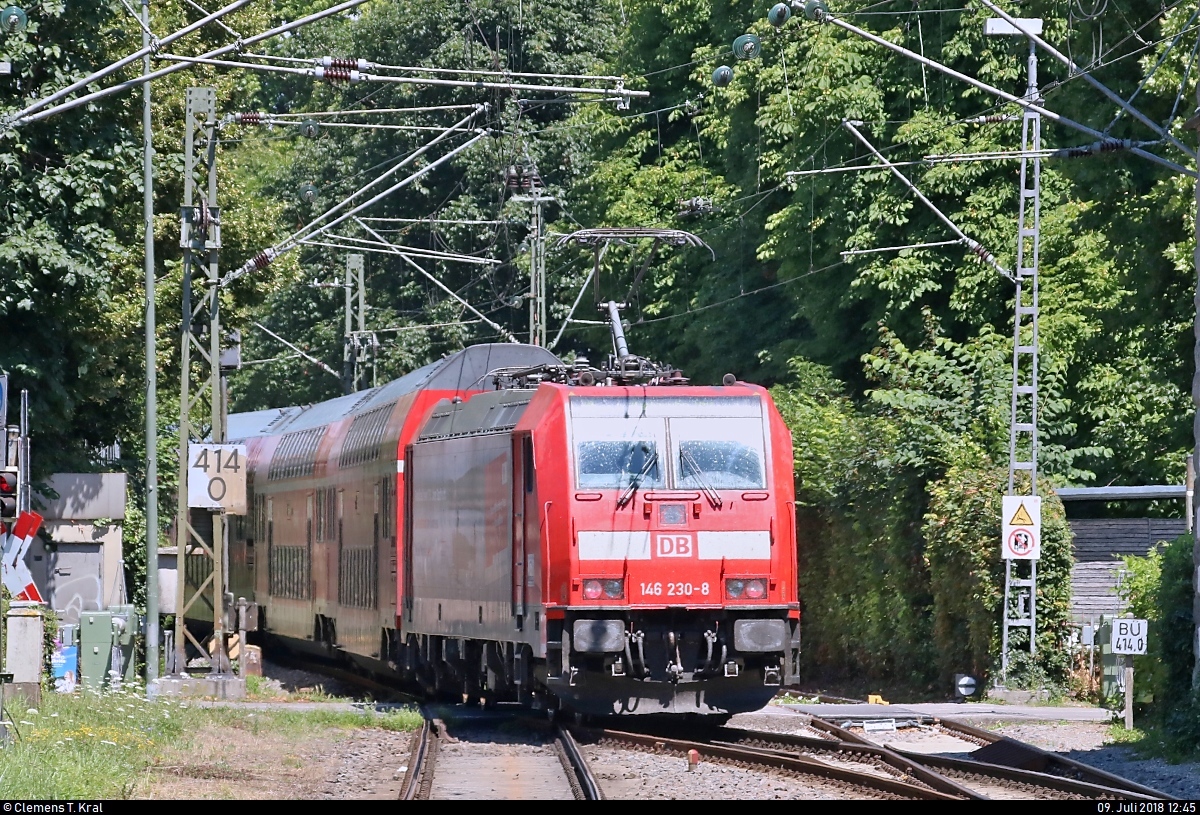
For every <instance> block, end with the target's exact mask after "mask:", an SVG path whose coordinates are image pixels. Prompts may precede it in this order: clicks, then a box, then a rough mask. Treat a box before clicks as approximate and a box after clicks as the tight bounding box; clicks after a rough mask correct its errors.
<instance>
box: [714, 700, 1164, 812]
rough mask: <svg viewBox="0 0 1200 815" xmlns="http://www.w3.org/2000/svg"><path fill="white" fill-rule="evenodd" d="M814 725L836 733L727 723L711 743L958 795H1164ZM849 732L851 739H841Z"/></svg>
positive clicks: (1114, 781) (1119, 782) (1112, 779)
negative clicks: (866, 768) (859, 768)
mask: <svg viewBox="0 0 1200 815" xmlns="http://www.w3.org/2000/svg"><path fill="white" fill-rule="evenodd" d="M813 724H814V726H816V727H818V728H819V727H821V725H826V726H828V727H829V730H827V731H826V732H828V733H829V734H830V735H831V736H834V737H836V738H809V737H805V736H793V735H784V734H777V733H762V732H758V731H753V730H740V729H737V728H724V729H722V730H721V731H720V732H719V733H717V734H716V735H715V736H714V737H713V743H714V744H718V745H720V744H737V745H742V746H746V747H749V748H751V749H755V750H761V751H764V752H770V753H778V754H780V755H801V756H807V757H810V758H813V759H815V760H817V761H821V762H824V763H828V764H831V765H839V766H840V765H845V764H846V763H847V762H860V763H863V764H869V765H870V766H872V767H873V768H874V770H873V771H874V772H877V773H882V774H887V775H891V776H893V777H896V778H901V779H904V778H907V779H909V781H910V782H911V783H916V784H921V785H925V786H928V787H929V788H931V789H934V790H938V791H940V792H944V793H946V794H947V795H951V796H953V797H956V798H960V799H969V800H992V799H1007V800H1089V801H1138V802H1143V801H1161V800H1164V798H1165V796H1163V795H1162V794H1161V793H1157V792H1155V791H1153V790H1147V788H1145V787H1140V785H1137V784H1133V783H1132V782H1129V781H1126V780H1125V779H1121V778H1117V777H1116V776H1109V775H1108V774H1107V773H1102V775H1103V776H1105V777H1104V778H1103V779H1102V781H1103V782H1104V783H1096V782H1095V781H1094V780H1081V779H1078V778H1070V777H1065V776H1063V775H1058V774H1052V773H1047V772H1038V771H1034V770H1028V769H1022V768H1016V767H1008V766H1003V765H999V764H993V763H988V762H983V761H977V760H970V759H957V758H946V757H943V756H936V755H926V754H921V753H913V752H909V751H903V750H897V749H893V748H890V747H883V746H880V745H877V744H874V743H872V742H870V741H868V740H866V739H864V738H859V737H856V736H855V734H852V733H850V732H848V731H845V730H843V729H842V728H840V727H838V726H837V725H834V724H832V723H830V722H823V721H822V720H820V719H814V722H813ZM839 731H840V732H839ZM847 736H848V737H849V738H848V739H847V738H841V737H847ZM1022 746H1024V747H1028V745H1022ZM1032 749H1036V748H1032ZM1133 788H1137V789H1133Z"/></svg>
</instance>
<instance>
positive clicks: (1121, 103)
mask: <svg viewBox="0 0 1200 815" xmlns="http://www.w3.org/2000/svg"><path fill="white" fill-rule="evenodd" d="M980 2H981V3H983V4H984V5H985V6H987V7H988V8H989V9H991V10H992V11H994V12H996V13H997V14H999V15H1000V16H1001V17H1002V18H1004V20H1005V21H1006V22H1008V23H1010V24H1011V25H1013V26H1014V27H1016V28H1017V30H1018V31H1020V32H1021V33H1022V34H1024V35H1025V37H1026V38H1028V39H1029V41H1030V42H1031V43H1033V44H1034V45H1036V46H1037V47H1038V48H1041V49H1042V50H1043V51H1045V52H1046V53H1047V54H1049V55H1050V56H1052V57H1054V58H1055V59H1057V60H1058V61H1059V62H1061V63H1062V64H1063V65H1065V66H1067V69H1068V70H1070V71H1071V72H1072V73H1075V74H1078V75H1079V76H1081V77H1082V78H1083V80H1084V81H1085V82H1087V83H1088V84H1089V85H1091V86H1092V87H1093V88H1095V89H1096V90H1098V91H1100V93H1102V94H1104V96H1105V97H1107V98H1108V99H1109V100H1110V101H1111V102H1113V103H1114V104H1116V105H1117V107H1119V108H1120V109H1121V110H1123V111H1125V112H1126V113H1128V114H1129V115H1130V116H1132V117H1134V118H1135V119H1137V120H1138V121H1139V122H1141V123H1142V124H1144V125H1145V126H1146V127H1148V128H1150V129H1151V130H1153V131H1154V132H1155V133H1157V134H1158V135H1159V136H1160V137H1162V138H1164V139H1166V140H1167V141H1169V142H1170V143H1171V144H1172V145H1173V146H1174V147H1175V148H1176V149H1178V150H1180V151H1181V152H1182V153H1183V154H1184V155H1186V156H1190V157H1191V158H1195V157H1196V151H1195V150H1192V149H1191V148H1190V147H1188V146H1187V145H1186V144H1184V143H1183V142H1181V141H1180V140H1179V139H1177V138H1175V136H1174V135H1172V134H1171V132H1170V130H1168V129H1165V128H1163V126H1162V125H1160V124H1158V123H1157V122H1155V121H1154V120H1152V119H1151V118H1150V117H1149V116H1147V115H1146V114H1144V113H1142V112H1141V111H1140V110H1138V109H1137V108H1135V107H1134V106H1133V105H1131V104H1129V103H1128V102H1126V101H1125V100H1124V99H1122V98H1121V97H1120V96H1118V95H1117V94H1116V93H1115V92H1114V91H1113V90H1112V89H1110V88H1109V87H1108V86H1107V85H1105V84H1104V83H1103V82H1101V81H1100V80H1098V79H1096V78H1095V77H1094V76H1092V75H1091V73H1089V72H1087V71H1084V70H1082V69H1081V68H1080V67H1079V66H1078V65H1076V64H1075V63H1074V62H1073V61H1072V60H1071V58H1070V57H1068V56H1067V55H1066V54H1064V53H1062V52H1061V51H1059V50H1058V49H1057V48H1055V47H1054V46H1053V45H1051V44H1050V43H1048V42H1046V41H1045V40H1044V39H1042V38H1041V37H1039V36H1038V35H1037V34H1035V33H1033V32H1032V31H1027V30H1025V29H1024V28H1022V27H1021V25H1020V24H1019V23H1018V22H1017V20H1016V18H1014V17H1013V16H1012V15H1011V14H1009V13H1008V12H1007V11H1005V10H1004V9H1002V8H1000V6H998V5H996V4H995V3H994V2H992V0H980ZM1099 135H1100V136H1101V137H1104V135H1105V134H1104V133H1100V134H1099Z"/></svg>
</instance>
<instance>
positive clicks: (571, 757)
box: [556, 724, 604, 801]
mask: <svg viewBox="0 0 1200 815" xmlns="http://www.w3.org/2000/svg"><path fill="white" fill-rule="evenodd" d="M556 736H557V738H558V743H559V744H560V745H561V746H562V750H563V755H565V756H566V758H567V762H568V763H569V764H570V767H571V772H572V773H573V774H574V776H575V779H576V781H578V782H579V788H580V791H581V792H582V793H583V800H585V801H603V800H604V793H603V792H601V790H600V782H598V781H597V780H596V776H595V775H594V774H593V773H592V768H591V765H590V764H589V763H588V760H587V759H586V758H585V757H584V755H583V752H582V751H581V750H580V749H579V744H578V743H577V742H576V741H575V737H574V736H572V735H571V733H570V731H569V730H567V728H565V727H563V726H562V725H561V724H560V725H558V726H557V728H556Z"/></svg>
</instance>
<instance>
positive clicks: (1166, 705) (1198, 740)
mask: <svg viewBox="0 0 1200 815" xmlns="http://www.w3.org/2000/svg"><path fill="white" fill-rule="evenodd" d="M1192 546H1193V539H1192V536H1191V535H1183V536H1180V537H1178V538H1176V539H1175V540H1173V541H1166V542H1161V543H1160V544H1159V545H1158V546H1157V547H1156V548H1155V549H1153V550H1152V551H1151V552H1150V554H1149V555H1147V556H1146V557H1144V558H1140V557H1126V558H1125V559H1124V560H1125V569H1126V570H1127V574H1128V577H1127V579H1126V581H1125V582H1124V583H1123V584H1122V586H1121V593H1122V596H1123V599H1125V600H1126V601H1127V602H1128V603H1129V612H1130V613H1131V614H1132V615H1133V616H1135V617H1138V618H1141V619H1144V620H1147V621H1148V623H1149V626H1150V634H1149V638H1148V641H1147V645H1146V655H1145V656H1138V657H1134V668H1135V672H1136V675H1137V677H1138V685H1140V686H1141V687H1143V688H1149V689H1150V692H1151V694H1152V696H1153V700H1154V701H1153V703H1152V704H1151V706H1150V722H1151V724H1152V726H1153V728H1154V729H1156V730H1157V731H1158V732H1159V734H1160V735H1161V737H1162V741H1163V742H1164V743H1165V745H1166V746H1167V748H1168V750H1169V751H1170V752H1171V753H1174V754H1176V755H1178V756H1192V755H1195V754H1196V752H1197V749H1198V746H1200V693H1197V691H1196V690H1195V689H1194V688H1193V687H1192V671H1193V666H1194V662H1193V656H1192V639H1193V637H1194V628H1193V625H1192V602H1193V596H1194V594H1193V587H1192V573H1193V571H1194V568H1193V565H1192Z"/></svg>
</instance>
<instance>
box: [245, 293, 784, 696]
mask: <svg viewBox="0 0 1200 815" xmlns="http://www.w3.org/2000/svg"><path fill="white" fill-rule="evenodd" d="M614 313H615V309H614ZM617 325H618V326H619V323H618V324H617ZM614 333H615V335H616V337H617V339H618V343H617V347H618V353H617V355H616V356H615V357H614V358H610V364H609V365H607V366H605V367H604V368H601V369H595V368H592V367H590V366H589V365H587V364H586V363H585V362H582V361H580V362H577V363H576V364H573V365H570V366H568V365H565V364H563V363H562V362H560V361H559V360H557V359H556V358H554V357H553V356H552V355H551V354H549V353H548V352H547V351H545V350H543V349H539V348H534V347H530V346H519V345H491V346H476V347H473V348H468V349H467V350H465V351H462V352H460V353H458V354H455V355H453V356H450V357H448V358H446V359H445V360H442V361H441V362H438V363H434V365H431V366H427V367H426V368H423V369H421V370H420V371H416V372H414V373H412V374H409V375H408V376H406V377H404V378H402V379H400V380H397V381H396V382H393V383H391V384H389V385H385V386H383V387H381V388H379V389H376V390H372V391H367V392H364V393H359V394H354V395H351V396H346V397H342V398H340V399H334V400H331V401H329V402H325V403H322V404H320V405H314V406H312V407H309V408H305V409H292V410H285V411H272V412H261V413H257V414H243V415H241V416H231V417H230V436H231V437H233V436H235V428H238V427H241V428H244V430H243V431H242V432H241V433H240V435H241V436H242V437H243V438H245V440H246V442H247V443H248V444H249V445H250V448H251V453H250V466H251V472H252V487H251V489H252V491H253V495H254V504H253V505H254V516H253V518H254V522H253V523H249V524H246V525H244V529H242V530H241V531H240V532H239V531H238V530H236V529H235V540H234V541H233V542H232V546H231V553H232V554H233V558H232V561H233V562H232V574H231V577H232V578H233V579H234V585H233V586H232V588H233V590H234V591H235V592H237V593H240V594H244V595H245V596H247V597H248V598H249V597H250V596H253V597H254V599H255V600H256V601H257V602H258V604H259V607H260V609H262V613H263V615H264V618H263V619H262V620H261V621H260V624H261V627H262V629H263V630H264V631H265V632H266V633H267V635H268V636H269V637H271V638H274V639H280V640H285V641H286V643H287V644H288V645H290V646H292V647H300V648H302V649H307V650H310V651H311V650H316V651H319V652H321V653H323V654H325V655H328V656H337V657H341V658H344V659H346V660H350V661H353V662H355V663H358V664H359V665H360V666H362V667H363V668H366V669H369V670H371V671H374V672H376V673H387V674H391V675H393V676H397V677H400V678H403V679H410V680H413V681H415V682H417V683H419V684H420V685H421V686H422V687H424V688H425V690H426V691H428V692H430V693H431V694H439V695H445V696H448V697H455V698H461V697H462V695H465V696H466V697H468V698H469V699H473V700H479V699H483V700H484V701H487V700H493V699H515V700H519V701H523V702H526V703H532V704H534V705H545V706H548V707H557V706H560V705H561V706H565V707H566V708H569V709H571V710H574V711H577V712H580V713H587V714H656V713H701V714H713V715H717V716H720V715H723V714H730V713H736V712H740V711H746V710H753V709H757V708H758V707H760V706H762V705H763V704H765V703H766V702H767V701H768V700H769V699H770V698H771V697H772V696H773V695H774V694H775V691H776V689H777V687H778V686H779V685H780V684H782V683H785V682H788V681H790V680H791V678H792V677H793V676H794V675H795V673H796V670H797V666H798V654H799V610H798V604H797V596H796V585H797V581H796V542H795V538H796V535H795V528H794V523H795V521H794V518H795V512H794V497H793V486H792V484H793V482H792V447H791V438H790V435H789V433H788V430H787V428H786V426H785V425H784V424H783V421H782V419H781V418H780V416H779V414H778V412H777V410H776V409H775V406H774V404H773V402H772V401H771V398H770V396H769V395H768V393H767V392H766V391H765V390H764V389H762V388H760V387H756V386H752V385H747V384H744V383H738V382H734V381H733V378H732V377H729V376H727V377H726V381H725V383H724V384H723V385H722V386H720V387H697V386H690V385H687V384H686V383H685V381H684V380H683V379H682V377H681V376H680V375H679V373H678V372H677V371H672V370H670V369H659V368H657V367H654V366H652V365H650V364H649V363H647V362H646V361H645V360H643V359H641V358H638V357H633V356H631V355H629V354H628V351H627V350H626V349H625V348H624V340H623V338H622V337H620V332H619V329H618V330H616V331H615V332H614ZM396 497H398V498H399V500H395V498H396ZM397 533H399V534H397ZM264 549H265V552H264V551H263V550H264ZM256 553H257V556H256ZM263 555H265V558H264V557H263Z"/></svg>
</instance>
